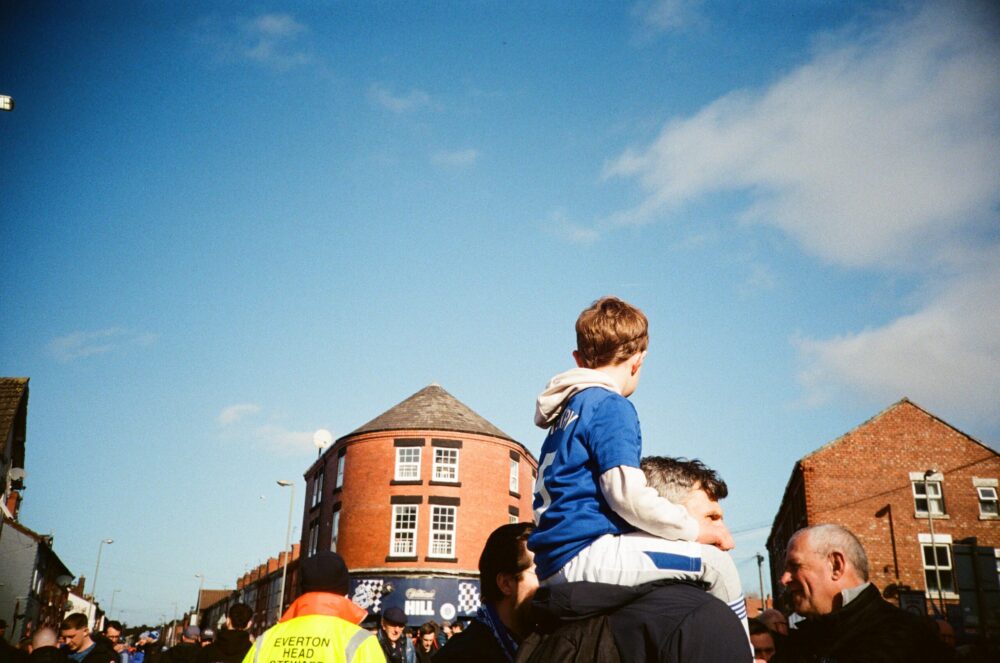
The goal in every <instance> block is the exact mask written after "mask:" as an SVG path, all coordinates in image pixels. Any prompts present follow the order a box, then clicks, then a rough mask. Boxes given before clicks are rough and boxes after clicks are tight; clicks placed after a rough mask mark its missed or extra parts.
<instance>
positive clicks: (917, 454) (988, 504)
mask: <svg viewBox="0 0 1000 663" xmlns="http://www.w3.org/2000/svg"><path fill="white" fill-rule="evenodd" d="M998 478H1000V455H998V454H997V452H996V451H994V450H993V449H991V448H989V447H987V446H986V445H984V444H983V443H981V442H979V441H977V440H975V439H973V438H972V437H970V436H968V435H966V434H965V433H963V432H962V431H960V430H958V429H956V428H954V427H953V426H951V425H950V424H948V423H946V422H944V421H942V420H941V419H938V418H937V417H935V416H934V415H933V414H931V413H930V412H927V411H926V410H924V409H923V408H921V407H919V406H918V405H916V404H915V403H912V402H911V401H909V400H907V399H905V398H904V399H903V400H901V401H899V402H898V403H896V404H894V405H892V406H890V407H889V408H888V409H886V410H885V411H883V412H881V413H879V414H878V415H876V416H875V417H873V418H872V419H869V420H868V421H866V422H865V423H863V424H861V425H860V426H858V427H857V428H855V429H854V430H852V431H850V432H848V433H846V434H845V435H843V436H841V437H839V438H837V439H836V440H833V441H832V442H830V443H828V444H826V445H824V446H823V447H820V448H819V449H817V450H816V451H814V452H812V453H811V454H809V455H807V456H805V457H804V458H802V459H801V460H799V461H798V462H797V463H796V464H795V467H794V469H793V470H792V476H791V478H790V479H789V480H788V485H787V486H786V487H785V493H784V497H783V498H782V501H781V506H780V508H779V511H778V514H777V516H775V519H774V524H773V526H772V528H771V534H770V536H769V537H768V540H767V548H768V551H769V553H770V565H771V579H772V585H773V591H774V593H775V596H779V595H780V594H781V589H782V588H781V586H780V583H779V579H780V577H781V573H782V566H783V564H784V552H785V547H786V545H787V543H788V539H789V538H790V537H791V535H792V534H793V533H794V532H795V531H796V530H798V529H799V528H801V527H805V526H806V525H816V524H819V523H836V524H840V525H843V526H845V527H847V528H849V529H850V530H851V531H852V532H854V533H855V534H856V535H857V536H858V538H859V539H860V540H861V543H862V544H863V545H864V547H865V551H866V552H867V553H868V557H869V561H870V576H871V578H870V579H871V581H872V582H873V583H874V584H875V585H876V586H877V587H879V588H880V589H882V590H883V591H886V590H887V589H888V590H889V591H888V592H887V595H889V596H892V595H893V590H894V589H895V590H899V589H906V588H911V589H913V590H920V591H922V592H924V594H925V596H926V600H927V602H928V603H930V602H931V601H933V602H934V603H935V604H940V602H941V601H942V600H943V602H944V603H945V604H949V603H950V604H957V602H958V598H959V597H958V587H957V586H956V576H955V565H954V555H953V554H952V552H953V550H952V548H953V545H955V544H956V543H958V542H960V541H962V540H964V539H967V538H968V537H976V540H977V542H978V545H979V546H988V547H990V548H993V549H995V551H996V552H995V553H994V554H995V555H996V556H997V561H996V562H993V561H992V560H989V563H988V565H987V568H992V569H993V570H994V571H995V570H996V569H997V568H998V564H1000V520H998V517H1000V514H998V508H997V491H998V485H997V484H998ZM932 527H933V543H932V531H931V528H932ZM935 552H936V555H935ZM939 577H940V590H941V591H940V592H939V591H938V588H939V585H938V578H939Z"/></svg>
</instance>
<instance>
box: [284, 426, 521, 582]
mask: <svg viewBox="0 0 1000 663" xmlns="http://www.w3.org/2000/svg"><path fill="white" fill-rule="evenodd" d="M397 439H407V440H421V441H422V442H423V446H421V447H420V449H421V450H422V451H421V461H420V479H419V482H416V483H412V484H400V483H398V482H394V472H395V459H396V446H395V443H394V442H395V440H397ZM434 440H447V441H451V442H461V445H462V446H461V449H460V450H459V476H458V478H459V482H458V484H457V485H448V484H442V483H439V482H432V466H433V454H434V451H433V450H434V446H433V444H434ZM342 450H343V451H344V481H343V487H342V488H341V489H340V490H337V489H336V487H335V484H336V475H337V464H338V458H339V455H340V453H341V451H342ZM511 452H515V453H517V455H518V457H519V459H520V460H519V472H520V474H519V484H520V485H519V491H518V495H517V496H514V495H511V494H510V491H509V483H508V482H509V467H510V460H511ZM319 468H322V469H323V471H324V472H325V478H324V487H323V498H322V500H321V502H320V504H319V505H318V506H316V507H314V508H313V507H310V505H311V504H312V501H311V495H310V494H309V491H307V495H306V500H307V501H306V513H305V516H304V518H303V525H302V532H303V535H302V546H303V549H304V550H308V541H309V528H310V526H311V525H312V523H313V522H318V523H319V535H318V541H319V545H318V549H320V550H322V549H328V548H329V545H330V537H331V529H332V527H331V525H332V521H333V514H334V511H335V508H336V507H337V505H339V510H340V524H339V536H338V544H337V552H338V553H340V554H341V555H342V556H343V557H344V560H345V561H346V562H347V565H348V568H350V569H385V570H390V571H391V570H393V569H413V568H419V569H421V570H435V571H450V572H465V573H472V574H474V573H476V572H477V568H478V562H479V555H480V553H481V552H482V547H483V544H484V543H485V541H486V537H487V536H488V535H489V533H490V532H492V531H493V530H494V529H495V528H496V527H498V526H499V525H502V524H505V523H507V522H508V518H509V513H510V509H511V508H512V507H513V508H516V509H517V510H518V512H519V513H518V517H519V519H520V520H527V521H530V520H531V518H532V514H531V491H532V486H533V483H534V479H533V476H532V473H533V471H535V470H537V461H536V460H535V459H534V458H533V457H532V456H531V455H530V454H529V453H527V452H526V450H525V449H524V448H523V447H522V446H521V445H519V444H517V443H516V442H512V441H510V440H507V439H503V438H499V437H492V436H488V435H480V434H470V433H453V432H446V431H436V430H405V431H399V430H396V431H383V432H375V433H362V434H359V435H355V436H351V437H348V438H344V439H342V440H339V441H338V442H337V444H336V445H335V446H334V447H332V448H331V449H329V450H328V451H327V452H326V453H325V454H324V456H323V460H322V461H321V462H320V463H318V464H317V465H316V466H314V467H313V468H312V469H311V470H310V472H309V473H307V476H306V480H307V482H308V483H309V485H310V486H313V485H314V478H315V476H316V475H317V474H318V471H317V470H318V469H319ZM393 497H397V498H400V497H402V498H411V499H413V498H418V499H420V501H421V502H420V504H418V505H417V514H418V520H417V540H416V553H417V554H416V558H417V559H416V560H413V559H412V558H409V559H406V560H404V561H395V560H392V559H388V557H389V547H390V536H391V528H392V501H391V500H392V498H393ZM432 498H451V499H457V500H458V502H459V503H458V505H457V515H456V528H457V532H456V537H455V543H456V551H455V552H456V556H455V560H454V561H435V560H430V559H428V558H427V557H428V555H427V553H428V542H429V536H430V520H431V506H430V500H431V499H432Z"/></svg>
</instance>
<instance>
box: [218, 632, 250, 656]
mask: <svg viewBox="0 0 1000 663" xmlns="http://www.w3.org/2000/svg"><path fill="white" fill-rule="evenodd" d="M212 644H214V645H215V646H216V647H218V648H219V651H221V652H222V653H223V654H227V655H233V654H245V653H247V650H248V649H250V647H251V646H253V643H252V642H250V634H249V633H247V632H246V631H237V630H233V629H228V628H224V629H220V630H218V631H216V632H215V642H214V643H212Z"/></svg>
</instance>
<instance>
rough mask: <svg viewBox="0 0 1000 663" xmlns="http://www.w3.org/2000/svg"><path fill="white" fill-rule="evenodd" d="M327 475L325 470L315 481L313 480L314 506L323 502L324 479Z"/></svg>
mask: <svg viewBox="0 0 1000 663" xmlns="http://www.w3.org/2000/svg"><path fill="white" fill-rule="evenodd" d="M325 476H326V473H325V472H324V471H323V470H320V471H319V474H317V475H316V478H315V480H313V492H312V505H313V506H316V505H317V504H319V503H320V502H322V501H323V478H324V477H325Z"/></svg>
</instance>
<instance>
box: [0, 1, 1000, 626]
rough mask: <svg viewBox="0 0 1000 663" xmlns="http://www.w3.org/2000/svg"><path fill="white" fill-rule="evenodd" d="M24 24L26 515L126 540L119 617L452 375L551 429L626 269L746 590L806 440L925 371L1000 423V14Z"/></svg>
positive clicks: (13, 336) (230, 561)
mask: <svg viewBox="0 0 1000 663" xmlns="http://www.w3.org/2000/svg"><path fill="white" fill-rule="evenodd" d="M426 4H429V5H430V6H424V5H426ZM2 13H3V15H2V19H3V20H0V61H2V62H3V65H4V66H3V68H2V74H0V88H2V89H0V93H5V94H10V95H12V96H13V97H14V98H15V99H16V102H17V107H16V110H15V111H14V112H13V113H5V114H3V115H2V116H0V151H2V154H3V161H4V173H3V177H2V179H0V200H2V204H0V256H2V259H0V283H2V286H0V299H2V301H3V310H4V311H5V312H6V316H5V320H6V322H5V324H4V325H3V328H2V330H0V374H3V375H17V376H29V377H30V378H31V400H30V412H29V421H28V455H27V482H26V483H27V486H28V489H27V491H26V492H25V494H24V506H23V511H22V521H23V522H24V523H25V524H27V525H28V526H30V527H33V528H34V529H36V530H39V531H42V532H53V533H54V534H55V536H56V549H57V552H58V553H59V554H60V556H61V557H62V558H63V560H64V561H65V562H66V563H67V564H68V565H69V566H70V568H71V569H72V570H73V571H74V572H75V573H76V574H79V575H87V576H88V577H89V576H91V575H92V574H93V570H94V562H95V558H96V555H97V547H98V542H99V541H100V540H101V539H102V538H107V537H111V538H114V539H115V543H114V544H113V545H112V546H109V547H106V548H105V550H104V553H103V557H102V565H101V572H100V577H99V582H98V587H97V592H98V596H99V598H101V599H102V600H103V602H104V604H105V605H107V604H108V603H109V602H110V598H111V592H112V591H113V590H114V589H121V590H122V591H121V592H120V593H119V594H118V595H117V598H116V602H115V608H116V613H118V612H119V611H121V613H120V616H121V617H122V618H123V619H124V620H125V621H128V622H133V623H138V622H141V621H155V620H159V618H160V616H161V615H166V616H167V617H168V618H169V617H170V616H171V615H172V611H173V606H172V604H173V603H177V604H178V606H179V608H180V609H181V610H183V609H184V608H185V607H187V606H191V605H193V603H194V600H195V594H196V591H197V586H198V580H197V579H195V578H194V574H195V573H204V574H205V575H206V577H207V580H208V582H207V586H210V587H219V586H225V585H228V586H232V585H233V583H234V582H235V578H236V576H238V575H239V574H241V573H242V572H243V571H244V570H245V569H246V568H247V567H249V566H253V565H256V564H257V563H258V562H260V561H262V560H264V559H266V558H267V557H268V556H269V555H272V554H275V553H276V552H277V551H278V550H280V549H281V547H282V545H283V543H284V534H285V518H286V514H287V507H288V494H287V493H284V492H282V489H280V488H279V487H278V486H276V485H275V480H276V479H280V478H296V479H298V480H299V488H298V493H297V496H296V499H297V502H298V504H297V505H296V512H297V513H300V508H301V502H302V490H301V488H302V485H301V474H302V472H303V471H304V470H305V468H306V467H307V466H308V464H309V463H310V462H311V460H312V459H313V458H314V454H315V449H314V448H313V447H312V445H311V437H312V431H314V430H315V429H317V428H320V427H325V428H329V429H330V430H332V431H333V432H334V434H335V436H339V435H342V434H345V433H347V432H349V431H351V430H352V429H354V428H355V427H357V426H359V425H361V424H362V423H364V422H366V421H368V420H369V419H371V418H372V417H374V416H376V415H377V414H379V413H381V412H382V411H384V410H385V409H388V408H389V407H391V406H392V405H394V404H395V403H397V402H399V401H400V400H402V399H404V398H406V397H407V396H409V395H410V394H412V393H413V392H415V391H417V390H419V389H421V388H422V387H424V386H426V385H428V384H430V383H431V382H438V383H440V384H441V385H442V386H444V387H445V388H446V389H447V390H448V391H450V392H451V393H452V394H453V395H455V396H456V397H457V398H459V399H460V400H462V401H463V402H465V403H466V404H468V405H469V406H470V407H472V408H473V409H475V410H476V411H478V412H479V413H480V414H482V415H483V416H485V417H486V418H487V419H489V420H490V421H492V422H493V423H495V424H496V425H497V426H499V427H500V428H502V429H503V430H504V431H506V432H507V433H509V434H511V435H512V436H514V437H515V438H517V439H518V440H520V441H522V442H523V443H524V444H525V445H526V446H527V447H528V448H529V449H531V450H533V451H535V452H537V450H538V448H539V447H540V445H541V441H542V432H541V431H538V430H537V429H535V428H534V427H533V425H532V423H531V416H532V412H533V402H534V397H535V395H536V394H537V392H538V391H539V390H540V389H541V387H542V386H544V384H545V382H546V380H547V379H548V378H549V377H550V376H551V375H552V374H554V373H556V372H559V371H561V370H563V369H565V368H568V367H569V366H570V365H571V358H570V351H571V350H572V348H573V343H574V337H573V321H574V320H575V317H576V315H577V313H578V312H579V311H580V309H582V308H583V307H585V306H586V305H587V304H589V303H590V302H591V301H592V300H594V299H595V298H597V297H599V296H601V295H604V294H616V295H619V296H621V297H623V298H625V299H627V300H629V301H632V302H634V303H635V304H637V305H639V306H641V307H642V308H643V309H644V310H645V311H646V312H647V314H648V316H649V318H650V323H651V339H652V341H651V349H650V355H649V359H648V361H647V364H646V367H645V370H644V373H643V381H642V384H641V385H640V387H639V390H638V392H637V393H636V395H635V396H634V397H633V400H634V402H635V404H636V407H637V408H638V410H639V414H640V418H641V421H642V425H643V433H644V443H645V449H646V451H647V452H649V453H658V454H671V455H684V456H689V457H698V458H701V459H703V460H704V461H705V462H707V463H708V464H709V465H712V466H714V467H715V468H717V469H718V470H719V471H720V473H721V474H722V475H723V477H724V478H725V479H726V480H727V481H728V483H729V485H730V489H731V493H730V498H729V499H728V500H726V502H725V503H724V506H725V508H726V510H727V519H728V520H729V522H730V526H731V528H732V529H733V530H734V531H736V532H737V543H738V548H737V549H736V551H735V553H734V554H735V557H736V559H737V561H738V563H739V565H740V570H741V573H742V574H743V577H744V581H745V583H746V587H747V589H751V590H755V588H756V586H757V572H756V569H755V568H754V567H755V564H754V563H753V562H752V561H751V558H752V556H753V554H754V553H756V552H758V551H762V550H763V540H764V539H765V538H766V534H767V528H768V526H769V524H770V522H771V519H772V518H773V515H774V513H775V510H776V508H777V505H778V503H779V501H780V498H781V492H782V490H783V488H784V485H785V482H786V480H787V478H788V475H789V473H790V471H791V469H792V466H793V464H794V462H795V460H796V459H797V458H799V457H801V456H803V455H805V454H806V453H808V452H809V451H811V450H813V449H815V448H817V447H819V446H821V445H822V444H824V443H826V442H828V441H830V440H831V439H833V438H835V437H837V436H838V435H840V434H842V433H844V432H846V431H847V430H850V429H851V428H853V427H854V426H856V425H858V424H860V423H861V422H863V421H864V420H866V419H868V418H869V417H871V416H873V415H874V414H876V413H877V412H879V411H880V410H882V409H884V408H885V407H887V406H888V405H890V404H891V403H893V402H895V401H897V400H899V399H900V398H902V397H903V396H908V397H910V398H911V399H912V400H914V401H916V402H917V403H918V404H920V405H922V406H923V407H925V408H927V409H928V410H930V411H931V412H933V413H935V414H936V415H938V416H940V417H942V418H943V419H945V420H946V421H949V422H950V423H952V424H953V425H955V426H957V427H958V428H960V429H962V430H964V431H965V432H967V433H969V434H971V435H973V436H975V437H977V438H978V439H980V440H982V441H984V442H986V443H988V444H990V445H992V446H994V448H995V447H996V446H997V440H998V439H1000V414H998V412H1000V411H998V409H997V407H996V405H997V403H998V402H1000V399H998V396H1000V336H998V334H997V331H996V330H997V329H1000V304H998V298H997V292H1000V267H998V265H1000V260H998V257H1000V232H998V230H1000V224H998V219H1000V214H998V202H1000V110H998V109H1000V66H998V64H1000V39H997V36H998V34H997V32H998V25H1000V21H998V15H997V13H996V12H995V11H993V10H990V9H989V8H988V5H987V3H985V2H984V3H975V2H970V3H961V2H956V3H930V4H922V3H898V2H839V1H838V2H825V1H819V0H817V1H814V2H810V1H805V0H803V1H800V2H792V3H787V2H782V3H777V2H774V3H772V2H756V3H741V2H709V1H705V2H687V1H683V0H666V1H658V2H638V3H628V2H621V3H571V2H566V3H547V2H546V3H529V2H511V3H494V2H478V3H446V2H438V3H364V2H336V3H333V2H331V3H320V2H310V3H295V2H285V3H280V2H269V3H256V2H255V3H243V2H216V3H160V2H128V3H126V2H95V3H87V5H86V6H84V5H83V4H82V3H80V4H78V3H71V4H70V5H68V6H67V5H65V3H55V2H32V3H27V2H20V3H11V2H4V3H3V4H2ZM297 535H298V523H296V536H297ZM765 582H766V579H765ZM116 616H117V615H116Z"/></svg>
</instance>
